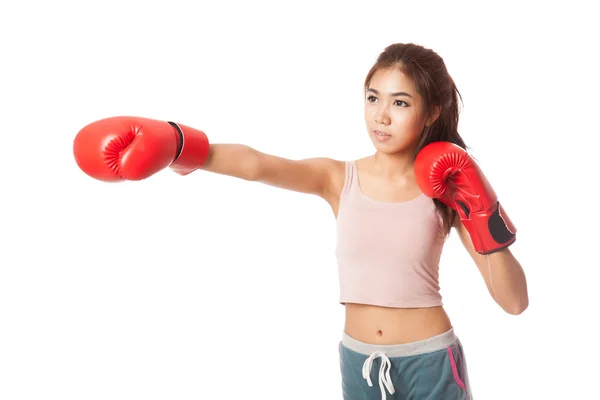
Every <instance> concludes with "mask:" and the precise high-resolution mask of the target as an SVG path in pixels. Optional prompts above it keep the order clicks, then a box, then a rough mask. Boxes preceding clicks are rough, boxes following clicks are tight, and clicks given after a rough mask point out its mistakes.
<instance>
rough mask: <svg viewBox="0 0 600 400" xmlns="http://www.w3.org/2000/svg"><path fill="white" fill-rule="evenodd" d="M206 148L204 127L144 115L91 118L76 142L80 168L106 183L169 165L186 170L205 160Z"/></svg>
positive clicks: (144, 175)
mask: <svg viewBox="0 0 600 400" xmlns="http://www.w3.org/2000/svg"><path fill="white" fill-rule="evenodd" d="M208 151H209V142H208V138H207V136H206V134H205V133H204V132H202V131H200V130H198V129H194V128H190V127H188V126H185V125H181V124H176V123H174V122H166V121H158V120H153V119H149V118H141V117H111V118H106V119H102V120H99V121H95V122H92V123H91V124H89V125H86V126H85V127H84V128H83V129H81V130H80V131H79V132H78V133H77V135H76V136H75V140H74V142H73V154H74V156H75V161H76V162H77V165H78V166H79V168H81V170H82V171H83V172H85V173H86V174H88V175H89V176H91V177H93V178H95V179H98V180H101V181H104V182H118V181H123V180H142V179H146V178H148V177H150V176H151V175H153V174H155V173H157V172H158V171H160V170H162V169H164V168H166V167H170V168H171V169H173V170H174V171H175V172H176V173H178V174H180V175H187V174H189V173H191V172H193V171H195V170H196V169H198V168H200V167H201V166H202V165H203V164H204V162H205V161H206V159H207V158H208Z"/></svg>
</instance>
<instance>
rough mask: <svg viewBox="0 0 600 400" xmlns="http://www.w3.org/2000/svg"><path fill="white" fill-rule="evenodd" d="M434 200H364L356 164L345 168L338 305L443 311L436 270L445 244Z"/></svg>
mask: <svg viewBox="0 0 600 400" xmlns="http://www.w3.org/2000/svg"><path fill="white" fill-rule="evenodd" d="M441 223H442V220H441V218H440V217H439V215H438V214H437V213H436V209H435V204H434V203H433V200H432V199H430V198H429V197H427V196H425V195H424V194H422V195H421V196H419V197H417V198H415V199H413V200H409V201H407V202H384V201H378V200H374V199H372V198H370V197H368V196H367V195H365V194H364V193H363V192H362V190H361V188H360V184H359V180H358V169H357V167H356V163H355V161H347V162H346V179H345V182H344V187H343V189H342V193H341V197H340V203H339V210H338V217H337V244H336V251H335V254H336V258H337V261H338V268H339V280H340V303H342V304H343V303H362V304H372V305H378V306H384V307H397V308H415V307H434V306H439V305H442V298H441V295H440V292H439V289H440V288H439V283H438V267H439V261H440V257H441V253H442V248H443V246H444V242H445V236H444V235H443V234H442V230H441Z"/></svg>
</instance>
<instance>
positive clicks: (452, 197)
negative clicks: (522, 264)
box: [414, 142, 516, 254]
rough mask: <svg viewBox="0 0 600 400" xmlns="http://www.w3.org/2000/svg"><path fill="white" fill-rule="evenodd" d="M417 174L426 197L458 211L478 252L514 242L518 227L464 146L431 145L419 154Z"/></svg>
mask: <svg viewBox="0 0 600 400" xmlns="http://www.w3.org/2000/svg"><path fill="white" fill-rule="evenodd" d="M414 171H415V178H416V181H417V184H418V185H419V187H420V189H421V191H423V193H424V194H425V195H427V196H429V197H431V198H437V199H439V200H440V201H442V202H443V203H444V204H446V205H448V206H449V207H451V208H453V209H454V210H456V211H457V212H458V214H459V216H460V219H461V222H462V223H463V225H464V227H465V229H466V230H467V231H468V232H469V236H470V237H471V242H472V243H473V248H474V249H475V251H476V252H478V253H480V254H489V253H493V252H495V251H498V250H501V249H503V248H505V247H508V246H510V245H511V244H512V243H514V242H515V240H516V228H515V226H514V225H513V223H512V222H511V221H510V219H509V218H508V216H507V215H506V212H505V211H504V209H503V208H502V205H501V204H500V203H499V202H498V197H497V196H496V193H495V192H494V189H492V187H491V185H490V184H489V182H488V180H487V179H486V177H485V176H484V175H483V172H482V171H481V169H480V168H479V165H477V163H476V162H475V160H474V159H473V158H472V157H471V156H470V155H469V154H468V153H467V152H466V151H465V150H464V149H463V148H462V147H460V146H458V145H456V144H454V143H450V142H434V143H430V144H428V145H427V146H425V147H424V148H423V149H422V150H421V151H420V152H419V154H417V157H416V159H415V164H414Z"/></svg>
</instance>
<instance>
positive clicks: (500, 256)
mask: <svg viewBox="0 0 600 400" xmlns="http://www.w3.org/2000/svg"><path fill="white" fill-rule="evenodd" d="M454 226H455V228H456V231H457V232H458V236H459V237H460V240H461V242H462V243H463V245H464V247H465V248H466V249H467V251H468V253H469V255H470V256H471V258H472V259H473V261H474V262H475V264H476V265H477V268H478V269H479V272H480V273H481V275H482V277H483V279H484V281H485V284H486V286H487V288H488V291H489V293H490V295H491V296H492V298H493V299H494V301H496V303H497V304H498V305H499V306H500V307H502V309H503V310H504V311H506V312H507V313H509V314H513V315H518V314H521V313H522V312H523V311H525V310H526V309H527V307H528V306H529V296H528V293H527V279H526V278H525V272H524V271H523V268H522V267H521V264H520V263H519V261H518V260H517V259H516V258H515V256H514V255H513V254H512V252H511V251H510V248H509V247H506V248H504V249H502V250H499V251H496V252H494V253H491V254H487V255H482V254H479V253H477V252H476V251H475V250H474V248H473V244H472V243H471V238H470V237H469V233H468V232H467V230H466V229H465V227H464V226H463V224H462V222H460V219H459V218H457V219H456V220H455V225H454Z"/></svg>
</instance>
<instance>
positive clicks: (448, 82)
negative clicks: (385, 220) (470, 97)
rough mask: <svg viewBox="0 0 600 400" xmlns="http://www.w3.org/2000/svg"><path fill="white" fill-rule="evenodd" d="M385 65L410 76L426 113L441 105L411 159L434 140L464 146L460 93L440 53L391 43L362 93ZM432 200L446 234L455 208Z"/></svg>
mask: <svg viewBox="0 0 600 400" xmlns="http://www.w3.org/2000/svg"><path fill="white" fill-rule="evenodd" d="M388 68H398V69H399V70H400V71H402V72H403V73H404V74H405V75H406V76H407V77H408V78H409V79H411V80H412V82H413V84H414V85H415V89H416V90H417V93H419V95H420V96H421V97H422V98H423V103H424V109H425V113H426V115H430V114H431V113H432V112H433V111H434V107H436V106H439V107H440V115H439V117H438V118H437V119H436V120H435V122H434V123H432V124H431V125H429V126H427V127H425V128H424V129H423V132H422V133H421V136H420V139H419V143H418V145H417V148H416V150H415V152H414V154H413V161H414V159H415V157H416V156H417V154H418V153H419V151H420V150H421V149H422V148H423V147H425V146H426V145H427V144H429V143H432V142H436V141H447V142H452V143H455V144H457V145H459V146H460V147H462V148H463V149H465V150H466V149H467V146H466V144H465V142H464V141H463V139H462V137H461V136H460V134H459V133H458V114H459V112H460V110H459V103H458V102H459V100H460V101H461V102H462V97H461V95H460V92H459V91H458V89H457V88H456V85H455V84H454V80H453V79H452V77H451V76H450V74H449V73H448V70H447V69H446V64H445V63H444V60H443V59H442V57H440V56H439V55H438V54H437V53H435V52H434V51H433V50H431V49H427V48H425V47H423V46H419V45H417V44H414V43H395V44H392V45H390V46H388V47H386V48H385V50H384V51H383V52H382V53H381V54H380V55H379V57H377V62H376V63H375V64H374V65H373V66H372V67H371V69H370V71H369V73H368V74H367V77H366V79H365V85H364V90H365V95H366V91H367V89H368V88H369V85H370V83H371V79H373V75H375V73H376V72H377V71H379V70H382V69H388ZM433 202H434V203H435V206H436V209H437V211H438V212H439V213H440V215H441V217H442V219H443V221H444V222H443V229H444V232H445V234H448V233H449V232H450V228H451V227H452V223H453V222H454V218H455V217H456V212H455V211H454V210H453V209H452V208H450V207H448V206H446V205H445V204H444V203H442V202H441V201H440V200H438V199H433Z"/></svg>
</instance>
